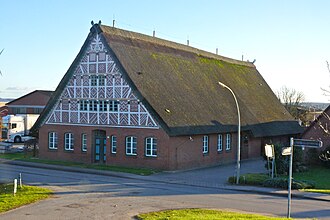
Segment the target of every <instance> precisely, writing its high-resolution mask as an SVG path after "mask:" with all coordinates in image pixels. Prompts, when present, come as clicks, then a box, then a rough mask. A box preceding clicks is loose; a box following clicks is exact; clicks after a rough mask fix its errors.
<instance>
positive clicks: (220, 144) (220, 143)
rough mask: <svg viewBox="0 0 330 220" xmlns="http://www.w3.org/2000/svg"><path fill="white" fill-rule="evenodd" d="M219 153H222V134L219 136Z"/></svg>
mask: <svg viewBox="0 0 330 220" xmlns="http://www.w3.org/2000/svg"><path fill="white" fill-rule="evenodd" d="M217 150H218V152H220V151H222V134H218V146H217Z"/></svg>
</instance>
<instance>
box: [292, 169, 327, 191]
mask: <svg viewBox="0 0 330 220" xmlns="http://www.w3.org/2000/svg"><path fill="white" fill-rule="evenodd" d="M293 178H294V179H297V180H309V181H314V182H315V189H326V190H330V169H329V168H326V167H312V168H310V169H309V170H308V171H306V172H302V173H294V174H293Z"/></svg>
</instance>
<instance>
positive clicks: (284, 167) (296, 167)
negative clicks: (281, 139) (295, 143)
mask: <svg viewBox="0 0 330 220" xmlns="http://www.w3.org/2000/svg"><path fill="white" fill-rule="evenodd" d="M289 145H290V144H274V151H275V173H277V174H287V173H288V171H289V163H290V156H283V155H282V149H283V148H284V147H289ZM303 161H304V160H303V150H302V149H301V148H300V147H295V148H294V152H293V164H292V170H293V172H299V171H300V170H301V168H302V167H304V169H305V166H302V165H303ZM265 167H266V168H268V165H267V163H266V164H265ZM270 169H272V164H270Z"/></svg>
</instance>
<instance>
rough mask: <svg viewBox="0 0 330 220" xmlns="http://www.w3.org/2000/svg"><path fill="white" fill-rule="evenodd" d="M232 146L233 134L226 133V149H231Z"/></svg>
mask: <svg viewBox="0 0 330 220" xmlns="http://www.w3.org/2000/svg"><path fill="white" fill-rule="evenodd" d="M230 148H231V135H230V134H226V150H230Z"/></svg>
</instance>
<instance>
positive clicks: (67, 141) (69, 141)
mask: <svg viewBox="0 0 330 220" xmlns="http://www.w3.org/2000/svg"><path fill="white" fill-rule="evenodd" d="M64 149H65V150H73V134H72V133H65V134H64Z"/></svg>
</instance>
